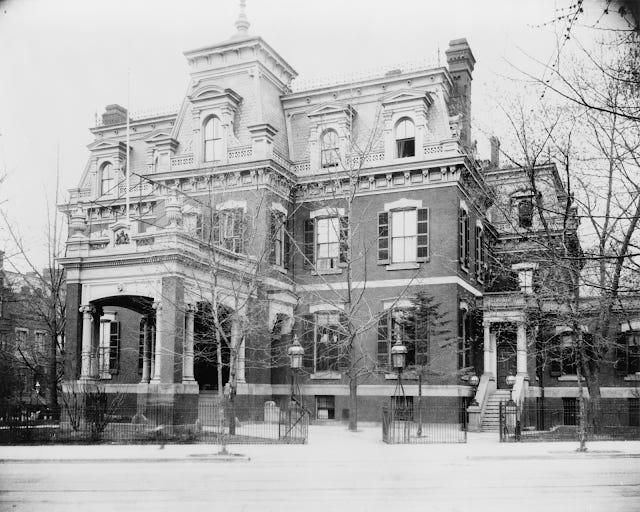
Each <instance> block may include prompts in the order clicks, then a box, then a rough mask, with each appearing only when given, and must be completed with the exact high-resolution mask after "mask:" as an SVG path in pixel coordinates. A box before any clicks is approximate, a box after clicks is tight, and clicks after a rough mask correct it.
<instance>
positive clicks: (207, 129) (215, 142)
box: [204, 116, 222, 162]
mask: <svg viewBox="0 0 640 512" xmlns="http://www.w3.org/2000/svg"><path fill="white" fill-rule="evenodd" d="M221 157H222V127H221V126H220V119H218V118H217V117H216V116H212V117H210V118H209V119H207V122H206V123H205V125H204V161H205V162H213V161H215V160H220V159H221Z"/></svg>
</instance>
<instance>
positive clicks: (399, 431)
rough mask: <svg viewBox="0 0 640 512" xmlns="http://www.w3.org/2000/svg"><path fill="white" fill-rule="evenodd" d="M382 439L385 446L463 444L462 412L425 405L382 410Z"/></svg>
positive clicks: (465, 427) (464, 413)
mask: <svg viewBox="0 0 640 512" xmlns="http://www.w3.org/2000/svg"><path fill="white" fill-rule="evenodd" d="M382 440H383V441H384V442H385V443H388V444H434V443H466V442H467V421H466V411H465V410H464V409H458V408H451V407H444V406H429V405H425V406H412V405H407V406H404V407H403V406H401V405H398V406H393V405H392V406H387V407H383V409H382Z"/></svg>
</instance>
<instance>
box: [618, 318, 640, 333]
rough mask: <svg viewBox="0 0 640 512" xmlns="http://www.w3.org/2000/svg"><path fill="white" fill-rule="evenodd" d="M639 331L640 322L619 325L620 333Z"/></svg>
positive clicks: (632, 321)
mask: <svg viewBox="0 0 640 512" xmlns="http://www.w3.org/2000/svg"><path fill="white" fill-rule="evenodd" d="M628 331H640V320H630V321H629V322H622V323H621V324H620V332H628Z"/></svg>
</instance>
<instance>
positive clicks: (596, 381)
mask: <svg viewBox="0 0 640 512" xmlns="http://www.w3.org/2000/svg"><path fill="white" fill-rule="evenodd" d="M590 377H591V378H590V379H589V380H587V389H588V390H589V407H588V409H587V411H586V413H587V419H588V420H589V424H590V426H591V427H593V432H594V433H596V434H597V433H598V432H599V430H600V425H601V424H602V421H601V420H602V417H601V411H600V405H601V401H600V399H601V396H602V395H601V394H600V373H599V372H597V371H593V370H592V371H591V376H590Z"/></svg>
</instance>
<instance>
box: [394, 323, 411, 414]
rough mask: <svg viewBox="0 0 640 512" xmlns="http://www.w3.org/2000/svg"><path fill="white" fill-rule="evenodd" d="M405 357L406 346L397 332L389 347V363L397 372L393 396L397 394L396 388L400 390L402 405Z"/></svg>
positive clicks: (404, 399) (404, 397) (404, 402)
mask: <svg viewBox="0 0 640 512" xmlns="http://www.w3.org/2000/svg"><path fill="white" fill-rule="evenodd" d="M406 359H407V347H405V346H404V345H403V344H402V339H401V338H400V333H398V334H397V335H396V342H395V344H394V345H393V347H391V365H392V366H393V367H394V368H395V370H396V372H398V383H397V384H396V389H395V391H394V393H393V394H394V396H398V389H399V390H400V391H401V392H402V401H403V406H404V405H406V396H405V394H404V387H403V386H402V370H404V365H405V362H406Z"/></svg>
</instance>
